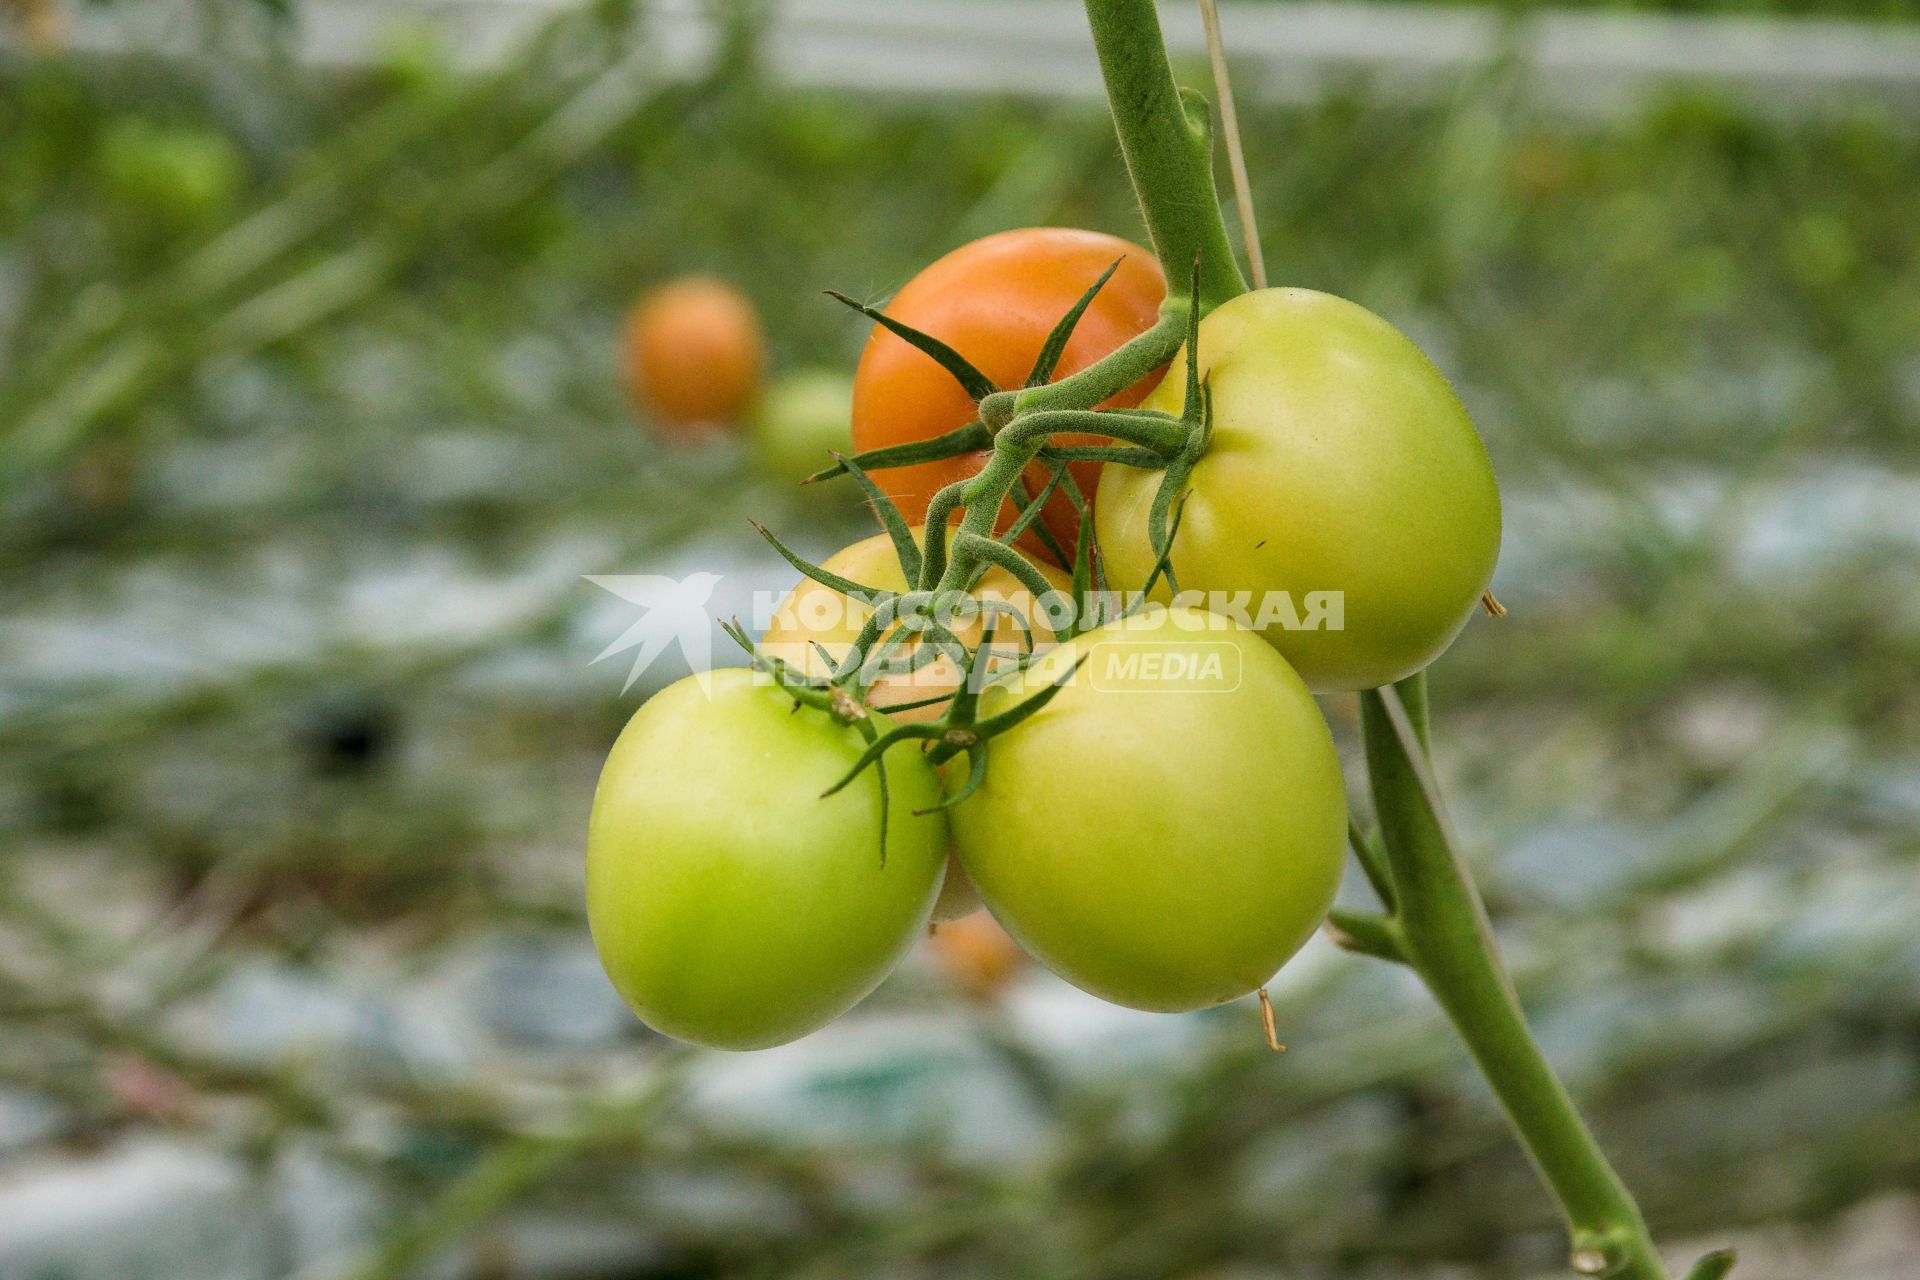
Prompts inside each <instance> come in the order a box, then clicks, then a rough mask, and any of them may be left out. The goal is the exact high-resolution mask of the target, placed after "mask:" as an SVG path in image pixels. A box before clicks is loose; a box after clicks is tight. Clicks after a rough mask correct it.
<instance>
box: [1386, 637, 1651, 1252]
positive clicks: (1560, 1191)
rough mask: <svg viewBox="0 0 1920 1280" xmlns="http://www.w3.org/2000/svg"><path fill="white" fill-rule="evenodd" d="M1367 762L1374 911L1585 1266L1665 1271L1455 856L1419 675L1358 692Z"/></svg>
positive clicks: (1469, 877)
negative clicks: (1379, 899)
mask: <svg viewBox="0 0 1920 1280" xmlns="http://www.w3.org/2000/svg"><path fill="white" fill-rule="evenodd" d="M1361 710H1362V724H1363V727H1364V730H1365V735H1366V755H1367V771H1368V775H1369V777H1370V780H1371V782H1372V786H1373V795H1374V807H1375V809H1376V810H1377V811H1378V814H1379V818H1380V833H1381V837H1382V841H1383V843H1384V845H1385V848H1386V854H1387V861H1388V866H1389V870H1390V873H1391V876H1392V887H1393V895H1394V910H1393V912H1392V914H1391V916H1389V917H1388V918H1387V920H1386V921H1385V924H1386V925H1387V926H1388V927H1389V928H1390V930H1391V932H1392V934H1393V935H1394V940H1395V941H1396V942H1397V943H1398V947H1399V951H1400V954H1401V956H1402V958H1404V959H1405V961H1406V962H1407V963H1408V964H1410V965H1411V966H1412V967H1413V969H1414V970H1415V972H1417V973H1418V974H1419V975H1420V977H1421V979H1422V981H1424V982H1425V983H1426V986H1427V989H1428V990H1429V991H1431V992H1432V993H1433V998H1434V1000H1435V1001H1436V1002H1437V1003H1438V1004H1439V1005H1440V1007H1441V1009H1442V1010H1444V1011H1445V1012H1446V1015H1447V1017H1448V1019H1449V1020H1450V1021H1451V1022H1452V1023H1453V1025H1454V1029H1455V1030H1456V1031H1457V1032H1458V1033H1459V1035H1460V1038H1461V1039H1462V1040H1463V1041H1465V1042H1466V1046H1467V1049H1468V1051H1469V1052H1470V1053H1471V1054H1472V1055H1473V1059H1474V1061H1475V1062H1476V1063H1477V1064H1479V1067H1480V1070H1481V1072H1482V1073H1483V1074H1484V1075H1485V1076H1486V1078H1487V1082H1488V1083H1489V1084H1490V1085H1491V1086H1492V1087H1493V1091H1494V1094H1495V1096H1497V1097H1498V1098H1499V1100H1500V1105H1501V1107H1502V1108H1503V1109H1504V1110H1505V1112H1506V1114H1507V1118H1508V1120H1509V1121H1510V1122H1511V1124H1512V1125H1513V1128H1514V1131H1515V1133H1517V1134H1518V1135H1519V1138H1520V1142H1521V1145H1522V1146H1524V1147H1525V1148H1526V1151H1527V1154H1528V1155H1529V1156H1530V1157H1531V1158H1532V1160H1533V1163H1534V1166H1535V1167H1536V1168H1537V1169H1538V1170H1539V1172H1540V1176H1541V1178H1542V1179H1543V1180H1544V1181H1545V1182H1546V1184H1547V1186H1548V1188H1549V1189H1550V1190H1551V1191H1552V1193H1553V1196H1554V1198H1555V1199H1556V1200H1557V1201H1558V1202H1559V1204H1560V1208H1561V1211H1562V1213H1563V1214H1564V1216H1565V1217H1566V1220H1567V1223H1568V1227H1569V1230H1570V1231H1571V1234H1572V1237H1573V1264H1574V1267H1575V1269H1576V1270H1578V1271H1580V1272H1582V1273H1584V1274H1604V1275H1607V1276H1617V1277H1621V1278H1622V1280H1666V1270H1665V1268H1664V1267H1663V1266H1662V1264H1661V1262H1660V1257H1659V1254H1658V1253H1657V1252H1656V1251H1655V1250H1654V1246H1653V1241H1652V1239H1651V1238H1650V1237H1649V1236H1648V1234H1647V1228H1646V1224H1645V1222H1644V1221H1643V1220H1642V1218H1641V1215H1640V1210H1639V1207H1638V1206H1637V1205H1636V1204H1635V1203H1634V1200H1633V1196H1632V1195H1631V1194H1630V1193H1629V1192H1628V1190H1627V1188H1626V1186H1625V1185H1624V1184H1623V1183H1622V1182H1621V1181H1620V1178H1619V1176H1618V1175H1617V1174H1616V1173H1615V1172H1614V1171H1613V1167H1612V1166H1611V1165H1610V1164H1608V1163H1607V1158H1606V1156H1605V1154H1604V1153H1602V1152H1601V1150H1600V1147H1599V1144H1598V1143H1597V1142H1595V1141H1594V1138H1593V1134H1592V1132H1591V1131H1589V1130H1588V1128H1587V1126H1586V1122H1585V1121H1583V1120H1582V1119H1581V1118H1580V1112H1579V1110H1578V1109H1577V1108H1576V1107H1575V1106H1574V1102H1573V1099H1572V1098H1571V1097H1570V1096H1569V1095H1568V1093H1567V1091H1566V1088H1565V1086H1563V1085H1562V1084H1561V1083H1560V1080H1559V1078H1558V1077H1557V1076H1555V1075H1554V1073H1553V1068H1552V1067H1551V1066H1550V1065H1549V1064H1548V1062H1547V1060H1546V1058H1545V1056H1544V1055H1543V1054H1542V1053H1541V1052H1540V1047H1539V1045H1538V1044H1536V1043H1535V1042H1534V1039H1533V1035H1532V1033H1531V1032H1530V1031H1529V1030H1528V1028H1527V1022H1526V1018H1525V1016H1524V1014H1523V1013H1522V1012H1521V1008H1520V1001H1519V998H1518V997H1517V996H1516V995H1515V993H1514V989H1513V984H1512V982H1511V981H1510V980H1509V979H1508V977H1507V974H1506V971H1505V969H1504V967H1503V966H1502V965H1501V963H1500V955H1499V952H1498V951H1497V950H1496V949H1495V946H1494V941H1493V933H1492V930H1491V928H1490V927H1489V925H1488V922H1487V914H1486V909H1485V907H1484V906H1483V905H1482V904H1481V901H1480V895H1479V893H1478V892H1477V891H1476V890H1475V888H1474V885H1473V880H1472V878H1471V876H1470V875H1469V874H1468V872H1467V870H1466V868H1465V867H1464V866H1462V865H1461V863H1460V860H1459V857H1458V855H1457V852H1456V848H1455V844H1454V841H1453V839H1452V836H1451V833H1450V831H1449V830H1448V827H1447V819H1446V814H1445V811H1444V809H1443V808H1442V806H1441V804H1440V801H1439V793H1438V790H1437V789H1436V787H1435V784H1434V780H1433V777H1432V773H1431V771H1430V769H1429V767H1428V764H1427V760H1426V742H1425V738H1426V734H1425V719H1426V715H1425V713H1426V682H1425V678H1424V677H1423V676H1418V675H1416V676H1413V677H1411V678H1409V679H1408V680H1404V681H1402V682H1401V683H1400V684H1399V685H1398V686H1396V687H1395V688H1394V689H1388V690H1376V691H1373V692H1369V693H1365V694H1362V695H1361Z"/></svg>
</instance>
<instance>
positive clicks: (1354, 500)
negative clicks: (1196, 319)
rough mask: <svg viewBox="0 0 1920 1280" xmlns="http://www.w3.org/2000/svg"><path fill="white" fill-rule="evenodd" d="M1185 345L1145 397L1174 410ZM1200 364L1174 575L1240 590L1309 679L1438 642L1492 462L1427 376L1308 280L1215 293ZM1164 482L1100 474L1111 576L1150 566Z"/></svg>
mask: <svg viewBox="0 0 1920 1280" xmlns="http://www.w3.org/2000/svg"><path fill="white" fill-rule="evenodd" d="M1186 360H1187V355H1186V352H1185V351H1184V350H1183V351H1182V352H1181V354H1180V355H1179V356H1177V357H1175V359H1174V362H1173V365H1172V367H1171V368H1169V369H1168V370H1167V376H1166V378H1165V380H1164V381H1162V382H1161V383H1160V385H1159V386H1158V387H1157V388H1156V389H1155V390H1154V392H1153V394H1152V395H1150V396H1148V397H1147V399H1146V401H1145V403H1144V404H1143V405H1142V406H1141V407H1142V408H1145V409H1157V410H1160V411H1162V412H1166V413H1176V414H1177V413H1179V412H1180V409H1181V400H1182V397H1183V393H1184V387H1185V383H1186ZM1200 365H1201V373H1202V375H1203V376H1205V377H1207V378H1209V379H1210V380H1211V381H1210V385H1211V387H1212V392H1213V426H1214V433H1213V440H1212V443H1211V444H1210V445H1209V447H1208V450H1207V453H1206V455H1205V456H1204V457H1202V458H1201V459H1200V461H1199V463H1198V464H1196V465H1195V467H1194V469H1193V474H1192V477H1191V479H1190V480H1189V482H1188V488H1189V489H1190V490H1191V493H1190V496H1189V497H1188V499H1187V501H1186V505H1185V507H1184V509H1183V511H1182V515H1181V520H1180V528H1179V532H1178V533H1177V534H1176V535H1175V537H1174V544H1173V559H1172V562H1173V568H1174V572H1175V575H1176V577H1177V578H1178V582H1179V586H1180V589H1181V590H1182V591H1183V592H1187V591H1198V592H1205V593H1216V592H1219V593H1226V595H1227V596H1229V597H1230V596H1231V594H1232V593H1235V592H1242V591H1245V592H1250V593H1251V595H1250V597H1249V600H1248V603H1247V604H1246V605H1245V606H1244V607H1245V608H1246V609H1247V617H1246V618H1244V619H1241V620H1243V621H1250V622H1251V623H1252V624H1253V625H1255V626H1257V627H1259V629H1260V630H1261V632H1262V634H1263V635H1265V636H1266V638H1267V640H1268V642H1269V643H1271V644H1272V645H1273V646H1274V647H1275V648H1276V649H1278V650H1279V651H1280V652H1281V654H1283V655H1284V656H1285V657H1286V659H1287V661H1288V662H1290V663H1292V664H1293V667H1294V669H1295V670H1296V671H1298V672H1299V673H1300V675H1301V676H1302V677H1303V678H1304V679H1305V680H1306V682H1307V684H1308V685H1309V686H1310V687H1311V688H1313V689H1315V690H1316V691H1320V692H1330V691H1334V690H1342V689H1371V688H1377V687H1378V686H1380V685H1384V684H1390V683H1392V682H1393V681H1395V680H1399V679H1401V678H1403V677H1405V676H1409V675H1412V674H1413V673H1414V672H1416V671H1419V670H1420V669H1421V668H1423V667H1425V666H1426V665H1427V664H1428V663H1429V662H1432V661H1433V660H1434V659H1435V658H1437V657H1438V656H1440V654H1441V653H1442V652H1444V651H1445V650H1446V647H1447V646H1448V645H1449V644H1451V643H1452V642H1453V638H1454V637H1455V636H1456V635H1458V634H1459V632H1460V628H1461V627H1462V626H1464V625H1465V624H1466V620H1467V617H1468V615H1469V614H1470V613H1471V611H1472V609H1473V607H1474V604H1475V602H1476V601H1477V600H1478V599H1479V598H1480V594H1481V593H1482V592H1483V591H1485V590H1486V588H1487V584H1488V583H1489V582H1490V581H1491V580H1492V577H1493V566H1494V561H1495V559H1496V558H1497V557H1498V555H1499V552H1500V491H1499V489H1498V487H1497V486H1496V485H1495V483H1494V478H1493V468H1492V466H1491V464H1490V463H1489V462H1488V460H1487V451H1486V448H1485V446H1484V445H1482V444H1481V442H1480V437H1479V435H1478V434H1477V433H1476V432H1475V431H1474V429H1473V422H1472V420H1471V419H1469V418H1468V417H1467V411H1466V409H1465V408H1464V407H1463V406H1462V405H1461V403H1460V399H1459V397H1458V396H1456V395H1455V394H1454V393H1453V388H1451V387H1450V386H1448V385H1447V381H1446V379H1445V378H1443V377H1442V376H1441V375H1440V371H1439V370H1437V369H1435V368H1434V367H1433V365H1432V363H1431V362H1429V361H1428V360H1427V358H1426V357H1425V356H1424V355H1422V354H1421V353H1420V350H1419V348H1418V347H1416V346H1414V345H1413V343H1412V342H1410V341H1408V340H1407V338H1406V337H1405V336H1404V335H1403V334H1401V333H1400V332H1399V331H1398V330H1396V329H1395V328H1394V327H1393V326H1392V325H1390V324H1388V323H1387V322H1386V321H1384V320H1382V319H1381V318H1380V317H1379V316H1376V315H1374V314H1373V313H1372V312H1370V311H1368V310H1366V309H1365V308H1363V307H1360V306H1357V305H1355V304H1354V303H1351V302H1347V301H1345V300H1344V299H1341V298H1336V297H1333V296H1331V295H1329V294H1324V293H1315V292H1312V291H1311V290H1307V289H1262V290H1260V291H1258V292H1255V293H1248V294H1243V295H1241V296H1240V297H1237V298H1234V299H1232V300H1231V301H1228V302H1226V303H1223V304H1222V305H1221V306H1220V307H1218V308H1217V309H1215V310H1214V311H1213V313H1212V314H1210V315H1209V316H1208V317H1207V318H1206V319H1205V320H1203V321H1201V322H1200ZM1160 478H1161V477H1160V473H1159V472H1157V471H1143V470H1140V469H1137V468H1133V467H1114V466H1109V467H1107V468H1105V469H1104V471H1103V472H1102V474H1101V478H1100V488H1099V496H1098V500H1097V501H1096V503H1095V504H1094V510H1095V513H1096V516H1097V521H1098V523H1097V526H1096V527H1097V529H1098V531H1099V534H1100V543H1101V547H1102V549H1103V550H1104V551H1105V552H1106V555H1107V567H1108V573H1109V575H1110V577H1111V578H1112V579H1113V581H1114V582H1115V583H1116V584H1117V585H1118V586H1120V587H1123V588H1126V589H1138V587H1139V586H1140V585H1141V584H1142V583H1144V582H1145V581H1146V578H1147V575H1148V574H1149V573H1150V572H1151V570H1152V568H1153V563H1154V559H1155V557H1154V554H1153V550H1152V547H1151V544H1150V540H1149V538H1148V533H1147V519H1148V512H1149V510H1150V508H1151V506H1152V504H1153V499H1154V495H1155V492H1156V491H1157V489H1158V487H1159V483H1160ZM1280 593H1284V595H1282V594H1280ZM1219 599H1220V598H1218V597H1212V598H1209V600H1208V601H1207V603H1208V604H1209V606H1210V607H1213V608H1216V609H1228V610H1231V608H1232V606H1229V605H1225V604H1222V603H1220V602H1219ZM1235 616H1236V618H1238V617H1239V615H1238V614H1237V613H1236V614H1235ZM1336 624H1337V625H1336Z"/></svg>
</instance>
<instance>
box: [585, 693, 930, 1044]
mask: <svg viewBox="0 0 1920 1280" xmlns="http://www.w3.org/2000/svg"><path fill="white" fill-rule="evenodd" d="M865 746H866V741H865V739H864V738H863V737H862V736H861V735H860V733H859V732H858V731H856V730H855V729H853V728H850V727H847V726H843V725H840V724H837V723H836V722H834V720H833V719H832V718H831V717H829V716H827V715H826V714H824V713H823V712H819V711H816V710H813V709H811V708H801V709H800V710H798V711H796V710H794V707H793V703H792V700H791V699H789V698H788V697H787V696H786V694H784V693H782V692H781V691H780V690H779V689H777V688H775V687H773V686H771V685H768V684H764V683H761V682H759V681H758V680H757V679H756V678H755V677H754V676H753V675H752V674H751V673H750V672H748V671H746V670H744V669H739V668H733V669H723V670H718V671H712V672H708V673H705V674H702V675H694V676H688V677H687V678H686V679H683V680H681V681H679V682H678V683H676V684H673V685H671V686H669V687H668V688H666V689H664V690H662V691H661V692H660V693H658V694H655V695H654V696H653V697H652V698H651V699H649V700H648V702H647V703H646V705H644V706H642V707H641V708H640V710H639V711H638V712H636V713H635V715H634V717H633V719H632V720H631V721H629V722H628V723H627V727H626V728H625V729H624V730H623V731H622V732H621V734H620V738H619V740H618V741H617V742H615V743H614V745H613V750H612V752H611V753H609V754H608V756H607V763H606V767H605V768H604V769H603V770H602V772H601V774H600V784H599V787H598V788H597V789H596V790H595V792H594V797H593V816H592V818H591V820H590V822H589V825H588V829H587V919H588V922H589V923H590V925H591V926H592V929H593V941H594V946H595V947H596V948H597V949H598V950H599V953H600V961H601V963H602V964H603V965H605V966H606V970H607V975H608V977H610V978H611V979H612V980H613V985H614V987H615V988H616V989H617V990H618V991H619V992H620V995H621V997H622V998H624V999H625V1000H626V1002H627V1003H628V1004H629V1005H630V1006H632V1008H633V1010H634V1012H635V1013H637V1014H639V1015H640V1017H641V1018H642V1019H643V1020H645V1021H646V1023H647V1024H648V1025H649V1026H652V1027H654V1028H655V1029H657V1030H659V1031H663V1032H665V1033H666V1034H668V1035H671V1036H676V1037H678V1038H680V1039H682V1040H691V1041H694V1042H695V1043H698V1044H705V1045H711V1046H714V1047H715V1048H722V1049H760V1048H765V1047H767V1046H769V1045H776V1044H782V1043H784V1042H786V1041H788V1040H792V1039H795V1038H796V1037H799V1036H803V1035H805V1034H807V1033H808V1032H809V1031H812V1030H814V1029H816V1028H818V1027H820V1026H823V1025H824V1024H826V1023H827V1022H829V1021H831V1020H832V1019H834V1018H836V1017H838V1016H839V1015H840V1014H842V1013H845V1012H846V1011H847V1010H848V1009H850V1008H852V1007H853V1006H854V1005H855V1004H856V1003H858V1002H859V1001H860V999H861V998H862V997H864V996H865V995H866V994H867V993H868V992H870V991H872V990H873V988H874V987H876V986H878V985H879V983H880V980H881V979H882V978H884V977H886V976H887V974H888V973H889V972H890V971H891V970H892V969H893V967H894V965H895V964H896V963H897V962H898V961H899V959H900V957H901V955H902V954H904V953H905V952H906V950H907V949H908V947H910V946H911V945H912V943H913V940H914V938H915V937H917V936H918V935H919V933H920V931H921V930H922V929H924V928H925V927H926V924H927V918H928V913H929V912H930V911H931V909H932V907H933V901H934V897H935V895H936V894H938V893H939V891H940V876H941V868H942V866H943V864H944V863H945V861H946V856H947V831H946V823H945V821H944V820H943V819H942V817H941V816H940V815H939V814H938V813H937V812H935V813H929V814H925V815H924V816H918V817H916V816H915V811H916V810H926V809H927V808H928V807H929V806H931V805H933V804H935V803H937V802H938V801H939V798H940V784H939V781H938V779H937V778H936V776H935V774H934V771H933V768H932V766H930V765H928V764H927V763H926V761H925V758H924V757H923V756H921V755H920V753H919V752H917V751H915V750H913V749H912V748H911V747H907V746H903V748H902V749H900V750H897V751H891V752H889V753H888V754H887V759H886V764H887V784H888V792H889V797H888V801H887V803H888V810H887V812H888V826H887V849H886V860H885V863H884V864H883V863H882V861H881V857H880V844H879V841H880V830H879V825H880V824H879V820H880V805H881V803H882V801H881V796H880V781H879V777H878V775H877V774H876V773H875V771H874V770H872V769H868V770H867V771H866V772H864V773H862V774H861V775H860V776H859V777H857V778H855V779H854V780H853V782H851V783H850V784H848V786H846V787H845V788H844V789H843V790H841V791H838V792H836V793H835V794H833V795H831V796H826V797H824V798H823V797H822V796H821V794H820V793H821V792H822V791H824V790H825V789H826V788H827V787H829V786H831V785H832V784H833V783H834V782H836V781H838V780H839V778H840V777H841V775H843V774H844V773H845V772H846V771H847V769H849V768H850V767H852V765H853V763H854V761H855V760H857V759H858V758H859V756H860V753H861V751H862V750H863V749H864V748H865Z"/></svg>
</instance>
